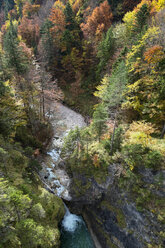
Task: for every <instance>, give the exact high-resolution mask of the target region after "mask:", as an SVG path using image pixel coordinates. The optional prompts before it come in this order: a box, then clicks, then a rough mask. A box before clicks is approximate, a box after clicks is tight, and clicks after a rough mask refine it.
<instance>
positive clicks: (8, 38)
mask: <svg viewBox="0 0 165 248" xmlns="http://www.w3.org/2000/svg"><path fill="white" fill-rule="evenodd" d="M3 48H4V51H5V60H6V67H8V68H9V69H11V70H14V71H15V72H17V73H18V74H24V73H25V72H26V71H27V69H28V60H27V58H26V56H25V54H24V53H23V51H22V49H21V47H20V46H19V41H18V39H17V30H16V28H15V27H14V25H13V23H12V21H11V20H10V27H9V29H8V31H7V32H6V34H5V35H4V42H3Z"/></svg>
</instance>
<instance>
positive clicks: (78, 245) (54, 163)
mask: <svg viewBox="0 0 165 248" xmlns="http://www.w3.org/2000/svg"><path fill="white" fill-rule="evenodd" d="M52 109H53V111H52V115H51V118H52V120H51V122H52V126H53V128H54V133H55V136H54V138H53V142H52V147H51V149H50V151H49V152H48V153H47V158H45V162H44V163H43V164H42V167H43V169H42V172H41V175H40V176H41V178H42V179H43V181H44V182H45V184H46V185H48V187H49V188H50V189H51V190H52V191H53V192H54V194H56V195H57V196H59V197H61V198H63V199H65V200H67V201H71V200H72V198H71V196H70V194H69V185H70V178H69V176H68V175H67V172H66V171H65V169H64V168H61V167H60V166H59V162H60V153H61V147H62V144H63V142H64V137H65V136H67V134H68V132H69V131H70V130H71V129H75V128H76V126H78V127H80V128H81V127H84V126H85V122H84V118H83V117H82V116H81V115H80V114H77V113H76V112H75V111H73V110H71V109H69V108H67V107H65V106H63V105H62V104H58V105H56V104H55V105H53V107H52ZM64 205H65V204H64ZM65 210H66V213H65V216H64V219H63V221H62V223H61V248H94V244H93V241H92V239H91V236H90V233H89V231H88V229H87V226H86V224H85V222H84V220H83V218H82V217H81V216H77V215H75V214H72V213H70V211H69V209H68V208H67V206H66V205H65Z"/></svg>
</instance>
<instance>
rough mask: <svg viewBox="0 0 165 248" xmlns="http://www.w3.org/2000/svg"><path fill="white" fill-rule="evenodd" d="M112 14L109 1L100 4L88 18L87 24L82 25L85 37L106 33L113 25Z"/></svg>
mask: <svg viewBox="0 0 165 248" xmlns="http://www.w3.org/2000/svg"><path fill="white" fill-rule="evenodd" d="M112 18H113V16H112V12H111V8H110V5H109V4H108V2H107V1H104V2H103V3H101V4H100V6H99V7H96V8H95V9H94V11H93V12H92V15H91V16H89V17H88V18H87V21H86V23H83V24H82V25H81V28H82V31H83V33H84V36H85V37H91V36H95V35H96V36H100V34H101V33H102V32H106V31H107V30H108V29H109V27H110V26H111V24H112Z"/></svg>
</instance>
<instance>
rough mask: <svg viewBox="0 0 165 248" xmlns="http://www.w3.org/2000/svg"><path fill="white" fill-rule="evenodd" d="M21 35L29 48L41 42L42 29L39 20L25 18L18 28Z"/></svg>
mask: <svg viewBox="0 0 165 248" xmlns="http://www.w3.org/2000/svg"><path fill="white" fill-rule="evenodd" d="M18 32H19V34H20V35H21V36H22V38H23V40H25V41H26V43H27V45H28V46H29V47H33V46H34V45H35V44H37V43H38V41H39V35H40V28H39V24H38V18H37V17H35V18H34V19H28V18H27V17H26V16H24V17H23V18H22V20H21V24H20V25H19V28H18Z"/></svg>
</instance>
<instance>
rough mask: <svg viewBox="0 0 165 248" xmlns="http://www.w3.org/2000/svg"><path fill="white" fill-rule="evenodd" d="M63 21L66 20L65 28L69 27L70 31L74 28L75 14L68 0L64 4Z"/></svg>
mask: <svg viewBox="0 0 165 248" xmlns="http://www.w3.org/2000/svg"><path fill="white" fill-rule="evenodd" d="M64 14H65V21H66V28H67V29H69V30H70V31H72V30H74V28H75V20H74V19H75V16H74V13H73V10H72V7H71V5H70V3H69V1H68V2H67V4H66V7H65V10H64Z"/></svg>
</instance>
